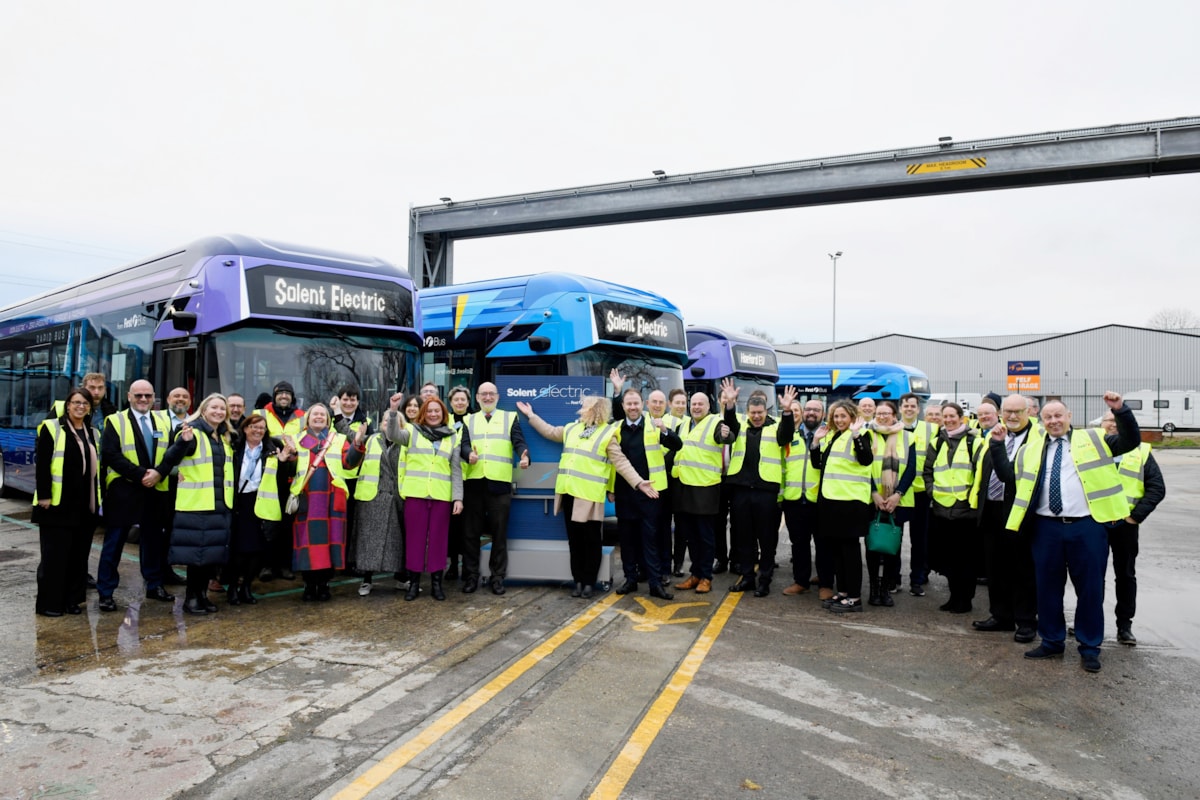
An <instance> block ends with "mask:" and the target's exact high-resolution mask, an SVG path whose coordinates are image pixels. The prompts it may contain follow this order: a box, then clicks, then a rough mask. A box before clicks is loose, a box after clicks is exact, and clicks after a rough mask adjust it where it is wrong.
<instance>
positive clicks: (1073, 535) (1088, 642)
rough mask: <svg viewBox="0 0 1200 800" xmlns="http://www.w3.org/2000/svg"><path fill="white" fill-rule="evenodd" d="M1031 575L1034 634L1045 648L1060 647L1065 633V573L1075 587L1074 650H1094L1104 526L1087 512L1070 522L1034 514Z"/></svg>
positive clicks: (1100, 629) (1100, 610)
mask: <svg viewBox="0 0 1200 800" xmlns="http://www.w3.org/2000/svg"><path fill="white" fill-rule="evenodd" d="M1032 549H1033V569H1034V573H1035V574H1036V576H1037V605H1038V635H1039V636H1041V637H1042V644H1043V645H1044V646H1045V647H1046V648H1048V649H1050V650H1058V651H1062V650H1063V649H1064V646H1065V641H1066V638H1067V623H1066V619H1065V618H1064V616H1063V591H1064V590H1065V589H1066V586H1067V576H1068V575H1070V577H1071V584H1072V585H1073V586H1074V587H1075V599H1076V605H1075V640H1076V641H1077V642H1079V654H1080V655H1081V656H1082V655H1099V654H1100V643H1101V642H1102V641H1104V571H1105V569H1106V568H1107V566H1108V529H1107V528H1105V527H1104V526H1103V525H1101V524H1100V523H1099V522H1096V521H1095V520H1094V519H1092V518H1091V517H1084V518H1083V519H1080V520H1077V521H1075V522H1072V523H1070V524H1066V523H1063V522H1059V521H1058V520H1057V518H1055V517H1038V518H1037V527H1036V528H1035V529H1034V534H1033V542H1032Z"/></svg>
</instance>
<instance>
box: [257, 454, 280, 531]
mask: <svg viewBox="0 0 1200 800" xmlns="http://www.w3.org/2000/svg"><path fill="white" fill-rule="evenodd" d="M254 516H256V517H258V518H259V519H265V520H268V521H271V522H278V521H279V520H281V519H283V510H282V508H281V507H280V505H279V459H278V458H276V457H275V456H267V461H266V463H265V464H263V474H262V480H261V481H260V482H259V484H258V494H256V495H255V496H254Z"/></svg>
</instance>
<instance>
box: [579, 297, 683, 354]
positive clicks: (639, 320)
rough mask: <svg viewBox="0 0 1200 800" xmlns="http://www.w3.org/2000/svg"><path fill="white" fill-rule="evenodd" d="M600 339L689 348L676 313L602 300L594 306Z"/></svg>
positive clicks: (678, 348)
mask: <svg viewBox="0 0 1200 800" xmlns="http://www.w3.org/2000/svg"><path fill="white" fill-rule="evenodd" d="M593 308H594V310H595V314H596V330H597V332H598V333H599V334H600V338H601V339H607V340H609V341H612V342H628V343H629V344H644V345H650V346H651V347H668V348H672V349H676V350H685V349H687V344H686V343H685V341H684V336H683V322H682V321H681V320H680V319H679V317H677V316H675V315H674V314H667V313H664V312H661V311H653V310H651V309H648V308H640V307H638V306H632V305H629V304H627V303H614V302H611V301H607V300H602V301H600V302H598V303H596V304H595V305H594V306H593Z"/></svg>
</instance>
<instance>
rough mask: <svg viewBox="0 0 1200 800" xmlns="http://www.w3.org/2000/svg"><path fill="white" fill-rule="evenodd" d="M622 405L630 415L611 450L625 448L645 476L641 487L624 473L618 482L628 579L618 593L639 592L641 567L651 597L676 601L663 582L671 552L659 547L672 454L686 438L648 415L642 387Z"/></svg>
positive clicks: (616, 500) (615, 494)
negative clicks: (663, 496)
mask: <svg viewBox="0 0 1200 800" xmlns="http://www.w3.org/2000/svg"><path fill="white" fill-rule="evenodd" d="M621 408H622V411H623V412H624V419H623V420H622V421H621V423H620V425H619V427H618V428H617V433H616V436H614V437H613V442H612V443H611V444H609V448H610V450H611V448H613V447H614V446H615V447H619V448H620V450H621V453H622V455H624V456H625V458H627V459H629V464H630V466H631V467H633V469H634V470H635V471H636V472H637V474H638V477H640V478H644V480H642V481H640V482H639V483H638V484H637V485H636V486H635V485H632V484H630V483H629V482H628V481H626V480H621V479H620V477H621V476H618V479H617V480H616V481H615V484H614V486H613V491H612V496H613V503H614V505H615V506H616V509H617V530H618V532H619V535H620V539H621V564H622V566H623V568H624V571H625V582H624V583H622V584H621V586H620V587H618V588H617V594H629V593H630V592H636V591H637V585H638V572H639V571H640V570H639V567H640V568H641V569H644V570H645V573H646V580H647V581H648V582H649V584H650V596H651V597H658V598H660V599H663V600H671V599H674V595H673V594H672V593H671V592H670V590H669V589H668V588H667V587H666V586H664V585H663V583H662V576H663V575H666V574H668V573H669V572H670V569H669V567H670V557H671V554H670V553H669V552H663V551H662V550H660V548H659V546H658V545H659V541H658V540H659V536H658V519H659V517H660V515H661V512H660V508H659V505H660V504H661V503H662V502H663V501H662V499H661V498H660V497H659V494H658V493H659V491H665V490H666V488H667V471H666V452H667V451H668V450H670V451H676V450H678V449H679V448H681V447H683V442H682V441H681V440H680V438H679V437H678V436H676V435H675V432H674V431H672V430H671V429H670V428H669V427H667V426H666V424H664V423H663V421H662V419H661V418H660V419H656V420H651V419H649V418H648V417H646V415H645V414H643V413H642V396H641V395H640V394H638V392H637V390H636V389H626V390H625V393H624V394H623V395H622V396H621Z"/></svg>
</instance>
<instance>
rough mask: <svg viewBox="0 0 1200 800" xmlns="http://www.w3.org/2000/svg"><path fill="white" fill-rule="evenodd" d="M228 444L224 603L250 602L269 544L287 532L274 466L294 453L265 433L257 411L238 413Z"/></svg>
mask: <svg viewBox="0 0 1200 800" xmlns="http://www.w3.org/2000/svg"><path fill="white" fill-rule="evenodd" d="M238 427H239V428H240V435H239V436H238V437H237V442H236V444H235V445H234V448H233V468H234V469H233V479H234V500H233V524H232V534H233V536H232V538H231V541H230V546H229V567H228V568H227V569H226V570H225V577H226V578H228V579H229V591H228V598H229V605H231V606H236V605H241V604H242V603H245V604H247V605H254V604H255V603H257V602H258V598H256V597H255V596H254V594H253V593H252V592H251V591H250V585H251V583H252V582H253V580H254V578H255V577H256V576H257V575H258V573H259V570H260V569H262V565H263V561H264V559H265V557H266V555H267V553H268V552H269V550H270V545H271V542H273V541H275V538H276V537H278V536H285V537H286V536H287V535H288V533H289V531H287V530H283V529H282V528H283V525H282V522H281V521H282V519H283V502H282V499H281V498H280V497H279V480H278V476H279V465H280V463H281V462H288V461H291V460H292V459H293V458H295V456H296V454H295V453H294V452H293V451H292V449H291V448H290V447H289V446H288V445H287V444H286V443H284V442H283V440H282V439H281V438H279V437H274V436H267V420H266V418H265V417H263V416H261V415H259V414H247V415H246V416H244V417H242V421H241V424H240V425H239V426H238Z"/></svg>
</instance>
